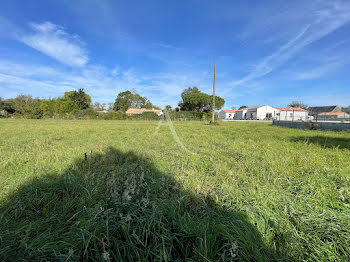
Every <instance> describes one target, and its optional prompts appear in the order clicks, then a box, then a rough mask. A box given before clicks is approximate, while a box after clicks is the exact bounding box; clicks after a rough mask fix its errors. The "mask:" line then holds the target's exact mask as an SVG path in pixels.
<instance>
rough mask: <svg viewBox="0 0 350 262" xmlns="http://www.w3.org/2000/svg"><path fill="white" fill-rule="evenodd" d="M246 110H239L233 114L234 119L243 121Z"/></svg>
mask: <svg viewBox="0 0 350 262" xmlns="http://www.w3.org/2000/svg"><path fill="white" fill-rule="evenodd" d="M246 112H247V108H243V109H239V110H237V111H236V112H235V119H244V118H245V117H244V116H245V113H246Z"/></svg>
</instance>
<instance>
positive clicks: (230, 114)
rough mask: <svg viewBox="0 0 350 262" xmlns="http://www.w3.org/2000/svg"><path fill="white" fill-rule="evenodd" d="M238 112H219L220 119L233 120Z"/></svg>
mask: <svg viewBox="0 0 350 262" xmlns="http://www.w3.org/2000/svg"><path fill="white" fill-rule="evenodd" d="M236 111H237V110H229V109H223V110H221V111H220V112H219V117H220V118H222V119H233V118H234V117H235V114H236Z"/></svg>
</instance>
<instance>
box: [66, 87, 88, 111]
mask: <svg viewBox="0 0 350 262" xmlns="http://www.w3.org/2000/svg"><path fill="white" fill-rule="evenodd" d="M64 98H65V99H68V100H71V101H72V102H73V103H74V104H75V106H76V107H77V108H78V109H80V110H84V109H87V108H89V107H90V104H91V97H90V96H89V95H88V94H86V93H85V92H84V89H83V88H79V89H78V91H69V92H65V93H64Z"/></svg>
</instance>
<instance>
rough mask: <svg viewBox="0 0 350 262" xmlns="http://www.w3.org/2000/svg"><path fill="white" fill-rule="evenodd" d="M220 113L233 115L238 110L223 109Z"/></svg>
mask: <svg viewBox="0 0 350 262" xmlns="http://www.w3.org/2000/svg"><path fill="white" fill-rule="evenodd" d="M222 111H224V112H225V113H234V112H236V111H238V110H230V109H223V110H222Z"/></svg>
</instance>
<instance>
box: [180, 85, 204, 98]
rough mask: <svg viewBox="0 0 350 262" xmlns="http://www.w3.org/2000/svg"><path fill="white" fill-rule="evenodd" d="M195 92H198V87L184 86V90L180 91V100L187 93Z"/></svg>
mask: <svg viewBox="0 0 350 262" xmlns="http://www.w3.org/2000/svg"><path fill="white" fill-rule="evenodd" d="M195 93H200V91H199V89H198V87H196V86H194V87H193V88H192V87H188V88H186V89H185V90H184V91H182V93H181V98H182V100H184V98H185V97H186V96H187V95H189V94H195Z"/></svg>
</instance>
